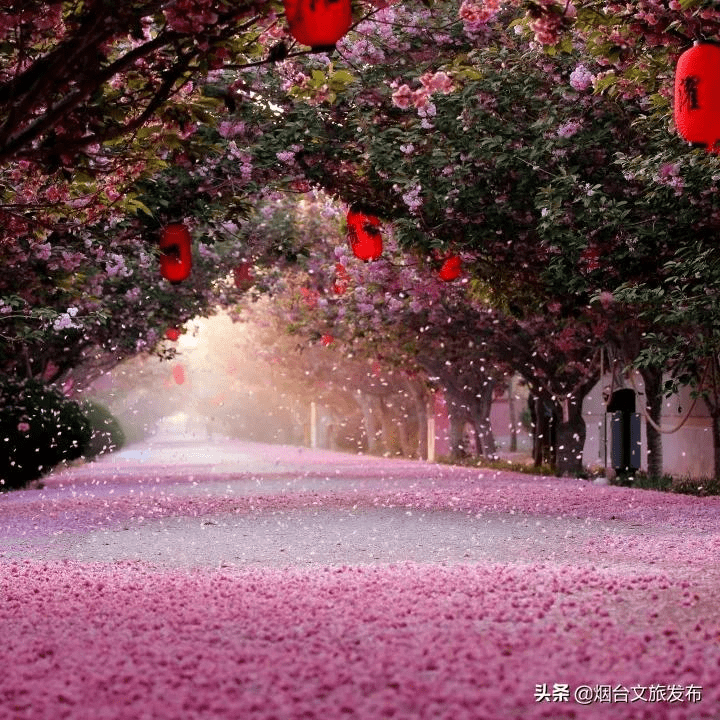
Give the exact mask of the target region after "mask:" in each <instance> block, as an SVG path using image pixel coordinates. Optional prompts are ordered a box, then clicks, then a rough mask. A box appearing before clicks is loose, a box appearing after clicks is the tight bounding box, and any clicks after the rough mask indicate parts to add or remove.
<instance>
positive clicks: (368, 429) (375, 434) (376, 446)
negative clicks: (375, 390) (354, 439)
mask: <svg viewBox="0 0 720 720" xmlns="http://www.w3.org/2000/svg"><path fill="white" fill-rule="evenodd" d="M355 400H356V401H357V404H358V405H359V406H360V410H361V411H362V416H363V426H364V428H365V435H366V436H367V444H368V452H369V453H370V454H371V455H382V453H383V449H384V448H383V446H382V437H381V436H382V430H381V429H380V408H379V407H378V402H377V401H378V399H377V397H375V396H373V395H366V394H365V393H363V392H360V391H359V390H358V391H357V392H356V393H355Z"/></svg>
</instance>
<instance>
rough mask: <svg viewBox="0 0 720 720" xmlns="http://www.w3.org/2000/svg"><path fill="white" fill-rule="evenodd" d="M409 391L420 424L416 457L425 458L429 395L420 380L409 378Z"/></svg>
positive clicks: (426, 451)
mask: <svg viewBox="0 0 720 720" xmlns="http://www.w3.org/2000/svg"><path fill="white" fill-rule="evenodd" d="M406 384H407V389H408V393H409V395H410V397H411V399H412V402H413V407H414V408H415V417H416V418H417V424H418V435H417V449H416V453H415V457H418V458H420V459H425V458H426V457H427V453H428V406H427V396H426V394H425V392H424V388H423V386H422V384H421V383H420V382H419V381H416V380H415V381H414V380H411V379H410V378H408V379H407V383H406Z"/></svg>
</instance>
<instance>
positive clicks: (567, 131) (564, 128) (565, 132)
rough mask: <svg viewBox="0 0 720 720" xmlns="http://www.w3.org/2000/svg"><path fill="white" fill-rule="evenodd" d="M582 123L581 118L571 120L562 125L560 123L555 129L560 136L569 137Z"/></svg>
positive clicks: (574, 133)
mask: <svg viewBox="0 0 720 720" xmlns="http://www.w3.org/2000/svg"><path fill="white" fill-rule="evenodd" d="M582 125H583V123H582V120H571V121H569V122H566V123H565V124H564V125H561V126H560V127H559V128H558V129H557V131H556V134H557V136H558V137H561V138H571V137H572V136H573V135H576V134H577V132H578V130H580V128H581V127H582Z"/></svg>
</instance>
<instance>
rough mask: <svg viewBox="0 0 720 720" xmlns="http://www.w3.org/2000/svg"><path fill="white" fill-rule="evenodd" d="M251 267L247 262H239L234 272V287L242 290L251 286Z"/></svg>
mask: <svg viewBox="0 0 720 720" xmlns="http://www.w3.org/2000/svg"><path fill="white" fill-rule="evenodd" d="M251 268H252V265H250V263H249V262H241V263H240V264H239V265H238V266H237V267H236V268H235V269H234V270H233V277H234V278H235V287H238V288H242V287H247V286H248V285H251V284H252V282H253V275H252V269H251Z"/></svg>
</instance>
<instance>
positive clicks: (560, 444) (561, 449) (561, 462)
mask: <svg viewBox="0 0 720 720" xmlns="http://www.w3.org/2000/svg"><path fill="white" fill-rule="evenodd" d="M585 433H586V428H585V420H584V419H583V416H582V398H578V397H577V396H570V397H569V398H567V405H566V407H563V414H562V420H561V422H560V423H559V425H558V428H557V468H556V469H557V473H558V475H561V476H571V477H577V476H579V475H580V474H581V473H582V469H583V464H582V458H583V448H584V447H585Z"/></svg>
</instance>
